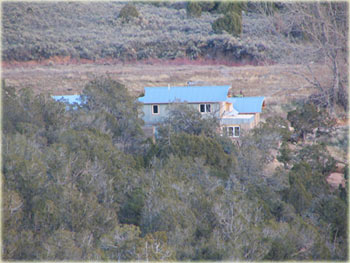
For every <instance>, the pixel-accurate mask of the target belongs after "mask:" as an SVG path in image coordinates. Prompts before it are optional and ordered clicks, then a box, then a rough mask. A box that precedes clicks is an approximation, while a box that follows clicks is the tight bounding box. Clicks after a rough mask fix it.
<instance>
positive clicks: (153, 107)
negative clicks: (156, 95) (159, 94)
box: [152, 105, 159, 114]
mask: <svg viewBox="0 0 350 263" xmlns="http://www.w3.org/2000/svg"><path fill="white" fill-rule="evenodd" d="M152 114H159V107H158V105H152Z"/></svg>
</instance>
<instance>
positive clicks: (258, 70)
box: [3, 63, 328, 110]
mask: <svg viewBox="0 0 350 263" xmlns="http://www.w3.org/2000/svg"><path fill="white" fill-rule="evenodd" d="M293 70H299V71H303V68H302V67H301V66H295V65H270V66H248V65H247V66H241V67H230V66H225V65H162V64H155V65H147V64H141V63H137V64H121V63H120V64H112V65H96V64H69V65H56V64H54V65H51V66H49V65H31V66H26V67H21V66H20V65H17V66H16V67H4V68H3V78H5V79H6V82H7V84H8V85H12V86H16V87H19V88H23V87H30V88H32V89H33V90H34V91H35V92H37V93H50V94H53V95H60V94H78V93H80V92H81V91H82V89H83V88H84V86H85V85H86V84H87V83H88V81H90V80H92V79H94V78H95V77H98V76H106V75H108V76H110V77H111V78H112V79H116V80H119V81H121V82H123V83H124V84H125V85H126V86H127V87H128V88H129V89H130V91H131V92H133V93H134V94H135V95H136V94H139V93H141V92H142V90H143V87H145V86H166V85H168V84H170V85H173V86H175V85H186V83H187V81H190V80H191V81H204V82H207V83H210V84H213V85H223V84H229V85H232V92H233V93H236V94H238V93H239V92H240V91H241V90H242V92H243V94H244V95H245V96H265V97H266V99H267V105H270V106H271V107H275V108H276V109H277V108H279V107H281V105H282V104H285V103H290V102H291V100H292V99H298V98H303V97H306V96H308V95H309V94H311V93H312V92H314V90H313V89H312V88H311V87H310V86H309V85H308V83H307V82H306V81H305V80H304V79H303V78H302V77H300V76H296V75H293V74H291V71H293ZM315 70H316V72H317V73H318V74H319V76H325V77H324V79H323V81H325V82H326V81H328V79H327V74H323V73H324V70H325V69H324V68H322V67H316V66H315ZM279 110H281V109H279Z"/></svg>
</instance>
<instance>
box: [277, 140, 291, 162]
mask: <svg viewBox="0 0 350 263" xmlns="http://www.w3.org/2000/svg"><path fill="white" fill-rule="evenodd" d="M291 154H292V151H291V150H290V149H289V146H288V144H287V143H286V142H283V143H282V145H281V148H280V149H279V155H278V156H277V160H278V161H279V162H281V163H283V165H284V168H287V165H288V163H289V162H290V161H291V160H292V156H291Z"/></svg>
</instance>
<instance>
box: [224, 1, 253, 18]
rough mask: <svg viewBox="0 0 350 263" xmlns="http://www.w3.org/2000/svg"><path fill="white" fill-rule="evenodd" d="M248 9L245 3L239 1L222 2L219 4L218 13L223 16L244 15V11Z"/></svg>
mask: <svg viewBox="0 0 350 263" xmlns="http://www.w3.org/2000/svg"><path fill="white" fill-rule="evenodd" d="M245 9H246V3H245V2H239V1H221V2H220V3H219V4H218V7H217V12H218V13H221V14H227V13H235V14H238V15H241V14H242V11H243V10H245Z"/></svg>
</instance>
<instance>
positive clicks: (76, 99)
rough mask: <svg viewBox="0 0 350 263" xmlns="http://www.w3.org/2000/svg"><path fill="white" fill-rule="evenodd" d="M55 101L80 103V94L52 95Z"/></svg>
mask: <svg viewBox="0 0 350 263" xmlns="http://www.w3.org/2000/svg"><path fill="white" fill-rule="evenodd" d="M52 98H53V99H54V100H56V101H61V102H65V103H67V104H74V103H77V104H81V100H80V95H61V96H52Z"/></svg>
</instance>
